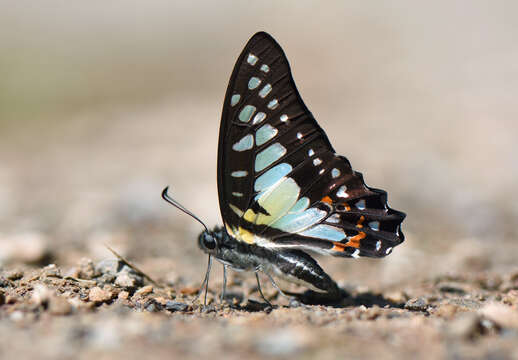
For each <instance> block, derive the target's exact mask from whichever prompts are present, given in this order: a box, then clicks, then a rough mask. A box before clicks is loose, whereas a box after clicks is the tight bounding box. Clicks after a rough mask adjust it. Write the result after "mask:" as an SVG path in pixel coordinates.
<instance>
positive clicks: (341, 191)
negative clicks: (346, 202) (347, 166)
mask: <svg viewBox="0 0 518 360" xmlns="http://www.w3.org/2000/svg"><path fill="white" fill-rule="evenodd" d="M336 196H338V197H341V198H348V197H349V194H348V193H347V186H345V185H342V186H340V187H339V188H338V191H337V192H336Z"/></svg>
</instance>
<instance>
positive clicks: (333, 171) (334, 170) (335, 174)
mask: <svg viewBox="0 0 518 360" xmlns="http://www.w3.org/2000/svg"><path fill="white" fill-rule="evenodd" d="M331 176H332V177H333V179H336V178H337V177H339V176H340V170H338V169H337V168H334V169H333V170H331Z"/></svg>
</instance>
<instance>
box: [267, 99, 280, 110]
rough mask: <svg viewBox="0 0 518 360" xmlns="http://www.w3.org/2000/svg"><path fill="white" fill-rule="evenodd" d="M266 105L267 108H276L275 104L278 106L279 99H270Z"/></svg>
mask: <svg viewBox="0 0 518 360" xmlns="http://www.w3.org/2000/svg"><path fill="white" fill-rule="evenodd" d="M267 106H268V109H270V110H273V109H276V108H277V106H279V100H277V99H273V100H272V101H270V102H269V103H268V105H267Z"/></svg>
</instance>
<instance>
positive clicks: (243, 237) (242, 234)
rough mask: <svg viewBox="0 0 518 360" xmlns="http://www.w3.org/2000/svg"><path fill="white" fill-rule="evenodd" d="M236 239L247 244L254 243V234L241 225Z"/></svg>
mask: <svg viewBox="0 0 518 360" xmlns="http://www.w3.org/2000/svg"><path fill="white" fill-rule="evenodd" d="M236 239H238V240H240V241H243V242H246V243H247V244H255V239H254V234H252V233H251V232H250V231H248V230H246V229H243V228H242V227H241V226H240V227H239V229H238V233H237V236H236Z"/></svg>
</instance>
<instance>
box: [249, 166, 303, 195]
mask: <svg viewBox="0 0 518 360" xmlns="http://www.w3.org/2000/svg"><path fill="white" fill-rule="evenodd" d="M291 170H293V168H292V167H291V165H290V164H287V163H281V164H279V165H275V166H274V167H272V168H271V169H270V170H268V171H267V172H265V173H264V174H262V175H261V176H259V177H258V178H257V180H256V181H255V184H254V190H255V191H258V192H259V191H263V190H266V189H268V188H269V187H270V186H272V185H273V184H275V183H276V182H277V181H279V180H280V179H282V178H283V177H284V176H286V175H288V174H289V173H290V172H291Z"/></svg>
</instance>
